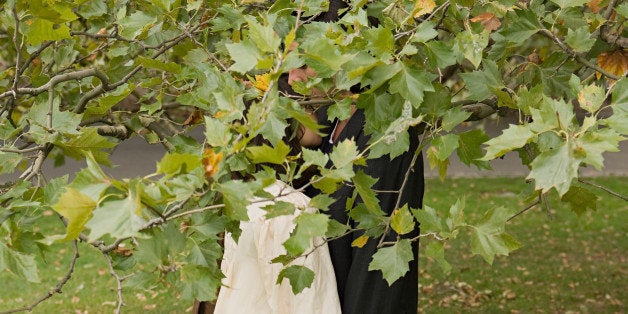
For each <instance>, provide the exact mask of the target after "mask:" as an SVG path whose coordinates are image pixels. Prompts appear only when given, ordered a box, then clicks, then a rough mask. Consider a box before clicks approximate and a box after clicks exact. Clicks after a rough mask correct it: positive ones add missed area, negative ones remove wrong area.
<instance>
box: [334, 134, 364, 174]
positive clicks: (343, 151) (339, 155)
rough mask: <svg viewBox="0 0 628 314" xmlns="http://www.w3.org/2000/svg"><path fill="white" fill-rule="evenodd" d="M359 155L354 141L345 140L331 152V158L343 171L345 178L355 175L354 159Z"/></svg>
mask: <svg viewBox="0 0 628 314" xmlns="http://www.w3.org/2000/svg"><path fill="white" fill-rule="evenodd" d="M357 156H358V147H357V146H356V144H355V142H354V141H351V140H344V141H342V142H340V143H338V144H337V145H336V146H334V150H333V151H332V152H331V154H329V158H330V159H331V161H332V162H333V163H334V167H336V169H338V170H339V171H342V173H343V178H344V179H345V180H348V179H350V178H351V177H352V176H353V161H354V160H355V159H356V158H357Z"/></svg>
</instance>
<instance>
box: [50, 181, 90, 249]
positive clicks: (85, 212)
mask: <svg viewBox="0 0 628 314" xmlns="http://www.w3.org/2000/svg"><path fill="white" fill-rule="evenodd" d="M96 205H97V204H96V202H95V201H94V200H93V199H92V198H91V197H89V196H88V195H85V194H83V193H81V192H79V191H77V190H75V189H73V188H66V190H65V192H64V193H63V194H61V196H60V197H59V201H58V202H57V203H56V204H55V205H53V206H52V209H54V210H55V211H56V212H57V213H59V214H60V215H61V216H63V217H65V218H66V219H67V221H68V225H67V229H66V235H65V237H63V238H62V240H74V239H77V238H78V236H79V234H80V233H81V232H82V231H83V229H84V228H85V224H87V222H88V221H89V220H90V219H91V218H92V211H93V210H94V209H95V208H96Z"/></svg>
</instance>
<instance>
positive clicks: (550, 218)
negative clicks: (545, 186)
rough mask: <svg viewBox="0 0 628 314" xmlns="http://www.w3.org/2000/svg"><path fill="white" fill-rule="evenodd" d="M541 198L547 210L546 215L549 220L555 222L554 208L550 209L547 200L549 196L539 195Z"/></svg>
mask: <svg viewBox="0 0 628 314" xmlns="http://www.w3.org/2000/svg"><path fill="white" fill-rule="evenodd" d="M539 197H540V198H541V199H542V200H543V207H544V208H545V214H547V219H549V220H553V219H554V217H553V216H552V211H551V210H552V208H551V207H550V204H549V201H548V200H547V196H546V195H545V194H541V195H539Z"/></svg>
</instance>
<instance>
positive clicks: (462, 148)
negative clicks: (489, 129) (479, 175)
mask: <svg viewBox="0 0 628 314" xmlns="http://www.w3.org/2000/svg"><path fill="white" fill-rule="evenodd" d="M488 139H489V137H488V135H486V133H485V132H484V130H482V129H474V130H471V131H467V132H463V133H460V134H458V148H457V150H456V153H457V155H458V158H459V159H460V161H462V163H464V164H465V165H467V166H471V164H474V165H475V166H476V167H477V168H478V169H491V166H490V164H489V163H488V161H486V160H479V159H480V158H482V156H483V155H484V153H483V152H482V144H484V143H485V142H486V141H488Z"/></svg>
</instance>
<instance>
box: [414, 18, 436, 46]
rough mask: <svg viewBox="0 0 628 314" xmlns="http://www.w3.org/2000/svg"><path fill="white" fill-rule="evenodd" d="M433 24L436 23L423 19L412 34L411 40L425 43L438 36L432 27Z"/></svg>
mask: <svg viewBox="0 0 628 314" xmlns="http://www.w3.org/2000/svg"><path fill="white" fill-rule="evenodd" d="M435 26H436V23H434V22H432V21H425V22H422V23H421V24H419V27H417V29H416V31H415V32H414V35H412V42H419V43H425V42H427V41H429V40H430V39H433V38H435V37H436V36H438V32H437V31H436V30H435V29H434V27H435Z"/></svg>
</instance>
